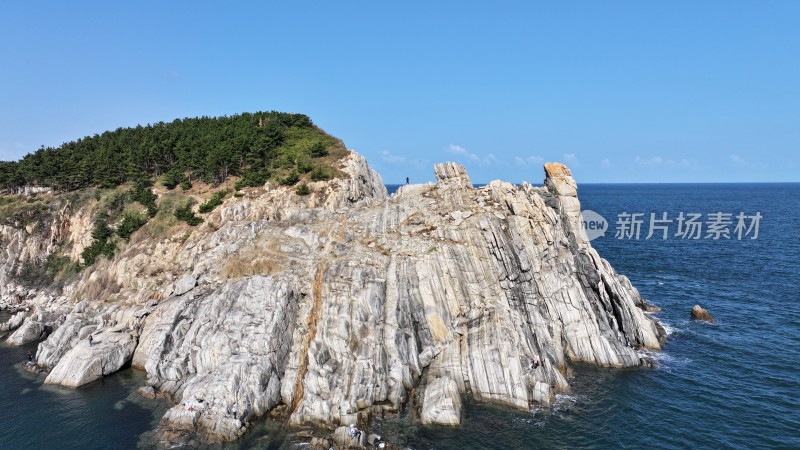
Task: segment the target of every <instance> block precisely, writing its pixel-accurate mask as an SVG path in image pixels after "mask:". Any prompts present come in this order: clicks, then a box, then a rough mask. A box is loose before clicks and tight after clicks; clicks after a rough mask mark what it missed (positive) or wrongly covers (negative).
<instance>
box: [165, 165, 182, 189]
mask: <svg viewBox="0 0 800 450" xmlns="http://www.w3.org/2000/svg"><path fill="white" fill-rule="evenodd" d="M179 178H180V177H179V175H178V173H177V172H176V171H172V170H170V171H169V172H167V173H165V174H164V175H162V176H161V184H162V185H164V187H165V188H167V189H168V190H170V191H171V190H173V189H175V186H177V185H178V180H179Z"/></svg>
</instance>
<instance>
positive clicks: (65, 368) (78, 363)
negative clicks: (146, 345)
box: [44, 329, 136, 387]
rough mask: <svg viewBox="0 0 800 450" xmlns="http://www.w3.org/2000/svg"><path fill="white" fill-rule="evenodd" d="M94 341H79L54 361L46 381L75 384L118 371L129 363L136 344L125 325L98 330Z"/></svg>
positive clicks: (67, 385)
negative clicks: (119, 327) (56, 362)
mask: <svg viewBox="0 0 800 450" xmlns="http://www.w3.org/2000/svg"><path fill="white" fill-rule="evenodd" d="M93 337H94V343H93V345H91V346H90V345H89V341H88V340H86V341H84V342H81V343H79V344H78V345H76V346H75V347H73V348H72V349H71V350H70V351H68V352H67V353H66V354H65V355H64V356H63V357H62V358H61V359H60V360H59V362H58V364H56V366H55V367H54V368H53V370H52V371H50V374H49V375H48V376H47V378H46V379H45V380H44V382H45V384H60V385H62V386H66V387H78V386H83V385H84V384H87V383H91V382H92V381H95V380H99V379H100V378H102V377H104V376H106V375H109V374H112V373H114V372H116V371H118V370H119V369H120V368H122V367H123V366H125V365H126V364H128V363H129V362H130V360H131V357H132V356H133V350H134V348H135V347H136V339H134V338H133V336H131V335H130V333H128V332H127V331H126V330H124V329H111V330H108V331H103V332H99V333H97V334H95V335H93Z"/></svg>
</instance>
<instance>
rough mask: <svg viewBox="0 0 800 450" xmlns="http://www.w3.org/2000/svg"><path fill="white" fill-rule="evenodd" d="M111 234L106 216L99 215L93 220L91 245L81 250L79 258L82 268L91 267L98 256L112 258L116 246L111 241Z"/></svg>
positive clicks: (103, 214)
mask: <svg viewBox="0 0 800 450" xmlns="http://www.w3.org/2000/svg"><path fill="white" fill-rule="evenodd" d="M112 236H113V232H112V231H111V228H109V227H108V216H107V215H106V214H105V213H101V214H99V215H98V216H97V218H96V219H95V220H94V229H93V230H92V239H94V240H93V241H92V243H91V244H90V245H89V246H88V247H86V248H84V249H83V251H82V252H81V257H82V258H83V265H84V266H91V265H92V264H94V263H95V262H96V261H97V258H98V257H100V256H105V257H106V258H109V259H110V258H112V257H113V256H114V252H115V251H116V249H117V244H116V243H114V241H112V240H111V237H112Z"/></svg>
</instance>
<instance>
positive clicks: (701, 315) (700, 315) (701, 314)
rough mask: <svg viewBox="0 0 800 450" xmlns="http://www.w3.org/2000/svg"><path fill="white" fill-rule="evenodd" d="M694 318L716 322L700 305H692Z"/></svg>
mask: <svg viewBox="0 0 800 450" xmlns="http://www.w3.org/2000/svg"><path fill="white" fill-rule="evenodd" d="M692 319H695V320H705V321H708V322H714V318H713V317H711V314H709V313H708V311H706V310H705V309H703V308H702V307H701V306H700V305H694V306H693V307H692Z"/></svg>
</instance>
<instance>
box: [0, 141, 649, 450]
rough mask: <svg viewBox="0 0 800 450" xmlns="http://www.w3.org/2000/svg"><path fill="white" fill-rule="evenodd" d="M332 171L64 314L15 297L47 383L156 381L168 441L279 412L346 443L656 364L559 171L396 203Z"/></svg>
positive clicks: (122, 269) (169, 251)
mask: <svg viewBox="0 0 800 450" xmlns="http://www.w3.org/2000/svg"><path fill="white" fill-rule="evenodd" d="M341 169H342V171H343V172H344V173H345V174H346V175H347V176H346V177H344V178H340V179H335V180H331V181H326V182H316V183H309V187H310V188H311V194H310V195H308V196H305V197H300V196H297V195H296V194H295V193H294V191H293V190H291V189H290V188H284V187H280V188H272V187H266V188H265V189H258V190H252V191H249V192H248V193H247V195H245V196H244V197H242V198H230V199H228V200H226V201H225V203H224V204H223V205H222V206H221V207H220V208H218V209H217V210H216V211H214V212H212V213H210V214H209V215H208V216H206V217H205V219H206V223H205V224H204V225H201V226H199V227H197V228H191V229H190V228H187V227H183V228H178V229H176V230H174V231H171V232H170V233H171V234H167V235H166V236H161V237H159V238H158V239H155V238H151V239H140V240H137V241H135V242H134V241H133V240H132V243H131V244H130V245H129V246H127V247H125V248H123V249H121V251H120V252H119V254H118V255H117V256H116V257H115V258H114V260H112V261H105V260H104V261H101V262H100V263H98V264H97V265H96V266H95V267H93V270H92V272H91V273H86V274H84V276H83V278H82V279H81V280H80V281H78V282H76V284H74V285H70V286H67V287H66V288H65V290H64V291H63V292H61V293H60V294H59V295H50V294H45V293H36V292H34V293H24V294H23V293H21V292H20V291H19V290H18V289H17V288H14V290H13V293H14V294H13V295H14V296H15V297H14V302H16V303H15V304H20V305H29V306H30V307H32V308H35V310H31V311H32V312H31V313H28V315H26V316H24V319H23V320H22V322H21V323H18V324H15V325H16V326H19V327H20V328H19V330H23V329H24V330H26V331H24V332H23V331H17V332H16V333H20V334H24V335H25V336H33V335H35V334H36V331H37V330H38V328H37V327H38V326H39V325H37V324H40V325H41V326H49V327H51V328H52V329H53V333H52V334H50V335H49V337H47V339H46V340H44V341H43V342H42V343H41V344H40V346H39V350H38V352H37V354H36V362H37V364H38V365H39V366H40V367H42V368H45V369H51V372H50V375H49V376H48V379H47V380H48V382H50V383H57V384H63V385H67V386H78V385H81V384H84V383H86V382H90V381H92V380H94V379H97V377H99V376H102V375H104V374H108V373H110V371H113V370H117V369H119V368H120V367H123V366H125V365H126V364H129V363H130V364H132V365H133V366H134V367H137V368H140V369H143V370H145V371H147V387H145V389H144V391H145V392H147V393H148V395H163V396H166V397H168V398H170V399H172V401H173V402H174V404H175V406H174V407H172V408H171V409H170V410H169V411H168V412H167V413H166V414H165V416H164V418H163V419H162V425H163V426H164V427H165V428H169V429H171V430H173V431H174V430H184V431H186V432H200V433H202V434H203V435H205V436H206V437H208V438H210V439H213V440H227V439H233V438H236V437H237V436H240V435H241V434H242V433H243V432H244V430H245V428H246V426H247V423H248V422H249V421H251V420H252V419H253V418H255V417H259V416H262V415H264V414H266V413H267V412H269V411H271V410H273V409H274V408H278V407H280V408H281V409H283V410H284V411H285V412H284V417H286V420H287V421H288V422H289V423H290V424H292V425H304V424H315V425H322V426H325V427H329V428H330V429H334V428H336V427H342V428H339V430H340V431H341V430H342V429H343V428H344V427H346V426H347V425H349V424H354V423H357V424H359V426H360V427H363V426H366V425H368V423H369V421H370V420H371V418H373V417H375V416H379V415H384V414H392V413H396V412H399V411H401V410H403V409H404V408H406V407H407V406H408V405H410V404H418V405H421V411H420V415H419V417H420V418H421V420H422V421H423V422H425V423H439V424H450V425H452V424H457V423H459V421H460V416H461V396H470V397H472V398H474V399H477V400H481V401H488V402H494V403H499V404H504V405H509V406H512V407H516V408H521V409H527V408H529V407H530V406H531V405H532V404H533V403H540V404H544V405H547V404H550V403H551V402H552V401H553V399H554V395H555V394H556V393H557V392H559V391H564V390H567V389H568V388H569V385H568V381H567V376H568V374H569V367H568V361H583V362H586V363H592V364H596V365H599V366H606V367H625V366H637V365H640V364H641V360H640V358H639V356H638V355H637V349H641V348H659V346H660V339H661V338H662V337H663V330H661V329H660V327H659V326H658V324H657V323H656V322H655V321H654V320H653V319H651V318H649V317H647V316H646V315H645V314H644V313H643V310H642V308H644V307H645V305H646V303H645V302H644V300H643V299H642V298H641V297H640V295H639V293H638V291H637V290H636V289H635V288H634V287H633V286H632V285H631V283H630V282H629V281H628V279H627V278H626V277H624V276H622V275H620V274H617V273H616V272H615V271H614V270H613V268H612V267H611V266H610V265H609V264H608V262H607V261H605V260H604V259H602V258H601V257H600V256H599V255H598V254H597V252H596V251H595V250H594V249H593V248H592V247H591V246H590V244H589V241H588V239H586V236H585V233H584V232H583V228H582V226H581V216H580V203H579V201H578V198H577V185H576V183H575V180H574V179H573V178H572V176H571V174H570V172H569V169H567V168H566V167H565V166H563V165H561V164H557V163H553V164H547V165H546V166H545V169H546V174H547V178H546V180H545V183H544V184H545V186H544V187H534V186H531V185H529V184H524V183H523V184H522V185H520V186H514V185H511V184H509V183H504V182H501V181H494V182H492V183H489V184H488V185H486V186H484V187H482V188H478V189H476V188H473V186H472V183H471V181H470V179H469V176H468V175H467V173H466V171H465V170H464V168H463V167H462V166H459V165H457V164H453V163H445V164H441V165H437V166H436V167H435V173H436V178H437V183H436V184H428V185H410V186H404V187H403V188H401V189H400V190H399V191H398V192H397V193H396V194H395V195H393V196H392V197H388V198H387V195H386V190H385V187H384V185H383V184H382V182H381V180H380V177H379V176H378V175H377V174H376V173H375V172H374V171H373V170H372V169H370V168H369V167H368V166H367V165H366V161H365V160H364V159H363V157H361V156H360V155H357V154H355V153H352V154H351V156H350V157H348V158H346V159H345V160H344V161H343V162H342V167H341ZM80 214H81V213H80V212H75V213H73V214H72V217H73V218H75V217H79V216H80ZM73 223H76V222H75V221H74V220H73ZM56 229H57V228H56ZM3 233H5V235H7V236H10V239H12V240H15V239H16V240H15V241H14V242H16V244H14V245H16V247H14V248H26V245H27V244H25V242H24V239H23V237H24V236H21V235H19V234H17V233H16V232H13V231H9V230H6V231H4V232H3ZM62 235H64V236H68V235H76V236H82V235H83V234H82V233H81V232H80V230H77V229H74V227H73V229H71V230H69V233H66V232H64V233H62ZM65 239H66V238H65ZM6 260H8V258H6ZM2 264H3V260H2V259H0V266H2ZM6 267H9V266H8V264H7V265H6ZM0 268H1V267H0ZM0 275H1V274H0ZM109 286H112V287H114V289H113V290H112V289H110V288H108V287H109ZM8 292H11V291H10V290H6V294H7V295H6V297H5V298H7V299H8V298H10V297H9V295H11V294H8ZM15 317H16V316H15ZM17 321H19V319H17ZM26 327H27V328H26ZM90 333H91V334H92V335H93V336H94V338H95V341H96V344H95V345H93V346H91V347H89V344H88V340H87V336H88V335H89V334H90ZM23 340H24V339H23ZM534 356H536V357H538V358H539V360H540V361H541V365H540V366H539V367H538V368H532V367H531V366H530V361H531V358H533V357H534ZM415 397H416V398H415ZM412 400H415V401H412ZM339 434H341V433H340V432H339V431H337V438H336V439H338V438H341V439H349V438H348V437H346V436H338V435H339ZM362 444H363V443H362Z"/></svg>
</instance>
